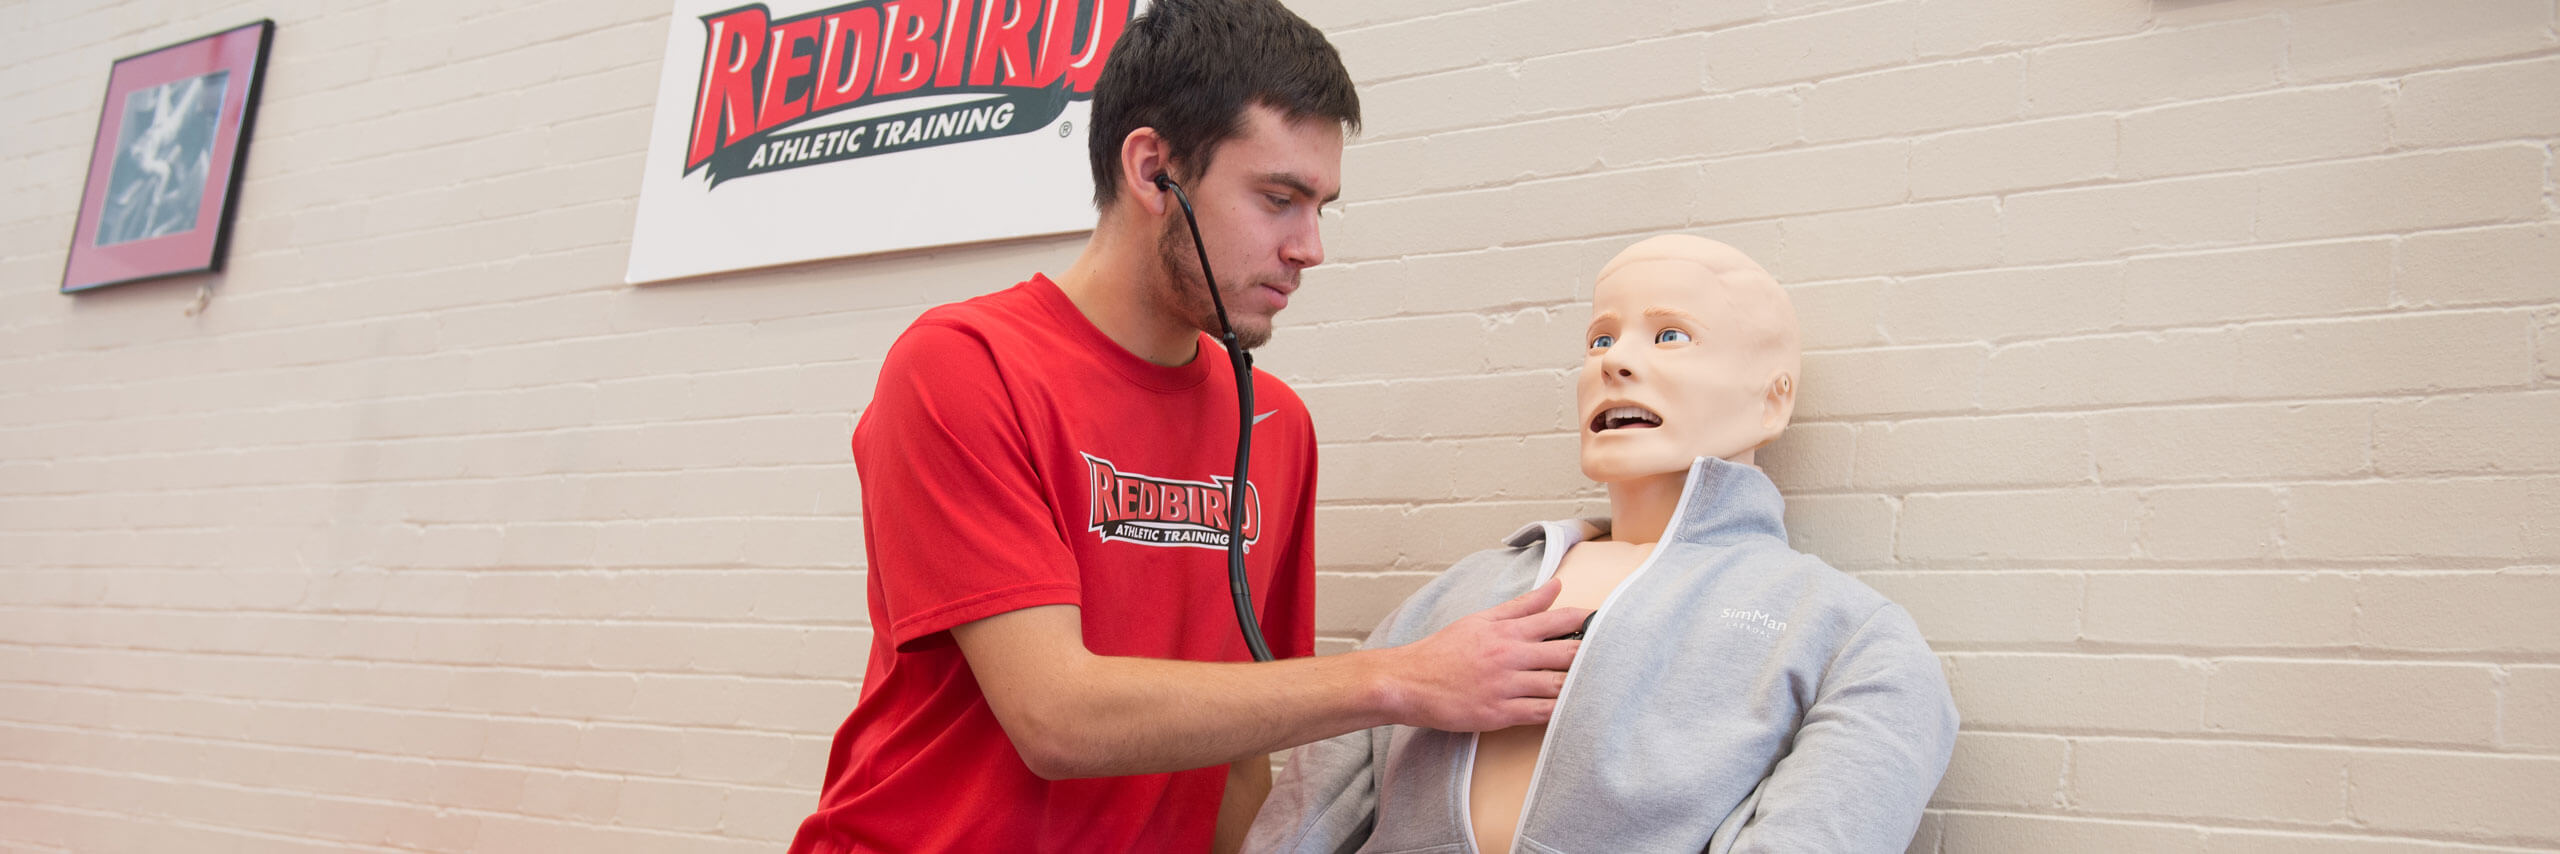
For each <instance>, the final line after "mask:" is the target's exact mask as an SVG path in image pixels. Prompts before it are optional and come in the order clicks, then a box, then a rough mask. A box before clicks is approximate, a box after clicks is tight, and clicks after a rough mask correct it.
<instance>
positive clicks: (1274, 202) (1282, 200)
mask: <svg viewBox="0 0 2560 854" xmlns="http://www.w3.org/2000/svg"><path fill="white" fill-rule="evenodd" d="M1262 199H1263V200H1264V201H1267V202H1270V203H1271V206H1272V207H1274V208H1279V209H1282V210H1286V209H1288V207H1289V197H1288V196H1275V195H1272V194H1270V193H1264V194H1262Z"/></svg>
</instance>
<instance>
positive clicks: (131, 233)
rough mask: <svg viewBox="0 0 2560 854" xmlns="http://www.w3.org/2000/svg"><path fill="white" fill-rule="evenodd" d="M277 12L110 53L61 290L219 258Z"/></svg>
mask: <svg viewBox="0 0 2560 854" xmlns="http://www.w3.org/2000/svg"><path fill="white" fill-rule="evenodd" d="M274 33H275V22H274V21H271V20H259V21H257V22H254V23H250V24H246V25H242V26H240V27H236V28H233V29H230V30H225V31H223V32H219V33H214V34H212V35H208V36H202V37H199V38H195V39H190V40H187V41H184V42H180V43H178V44H174V45H170V46H168V47H164V48H160V49H157V50H152V51H146V52H144V53H138V54H134V55H132V56H128V57H125V58H123V59H119V60H116V63H115V68H114V70H113V71H111V72H109V74H108V76H107V98H106V105H105V107H103V108H102V109H101V110H100V111H99V116H98V138H97V142H96V143H95V145H94V147H92V148H91V149H90V154H89V177H88V183H87V185H86V186H85V188H84V189H83V190H82V191H81V193H80V218H79V220H78V222H77V224H76V225H75V226H74V227H73V229H72V235H71V254H70V258H69V260H68V261H66V262H65V263H64V264H63V269H62V292H63V293H72V292H74V291H82V290H87V289H90V288H97V287H104V286H107V285H116V284H123V283H126V282H137V281H142V280H145V279H155V278H160V277H162V276H175V275H181V274H186V273H201V272H208V271H213V270H219V269H221V268H222V256H223V251H224V249H225V248H226V245H227V244H228V243H229V240H230V236H231V211H232V202H233V198H234V197H235V196H236V195H237V194H238V191H239V189H240V164H241V155H242V153H243V152H245V151H246V150H247V147H248V139H249V131H250V128H251V126H252V124H253V122H254V119H255V117H256V114H257V108H258V89H259V82H260V79H261V78H262V77H263V76H264V74H265V70H266V64H267V45H268V43H269V42H270V41H271V40H272V39H273V37H274Z"/></svg>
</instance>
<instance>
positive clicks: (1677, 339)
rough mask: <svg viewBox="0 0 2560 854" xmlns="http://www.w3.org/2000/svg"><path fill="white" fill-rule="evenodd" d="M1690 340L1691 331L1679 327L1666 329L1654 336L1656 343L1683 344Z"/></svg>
mask: <svg viewBox="0 0 2560 854" xmlns="http://www.w3.org/2000/svg"><path fill="white" fill-rule="evenodd" d="M1688 341H1689V333H1686V332H1682V331H1680V330H1677V329H1665V330H1662V331H1661V332H1659V333H1656V334H1655V335H1654V336H1653V343H1656V344H1682V343H1687V342H1688Z"/></svg>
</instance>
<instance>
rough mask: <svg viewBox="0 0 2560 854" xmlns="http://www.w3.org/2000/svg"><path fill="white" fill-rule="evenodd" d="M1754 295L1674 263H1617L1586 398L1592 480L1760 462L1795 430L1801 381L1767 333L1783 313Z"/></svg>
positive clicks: (1603, 302) (1596, 316)
mask: <svg viewBox="0 0 2560 854" xmlns="http://www.w3.org/2000/svg"><path fill="white" fill-rule="evenodd" d="M1762 275H1764V276H1765V274H1762ZM1769 287H1772V288H1774V287H1775V285H1774V284H1771V285H1770V286H1769ZM1750 296H1751V295H1750V293H1749V292H1747V291H1744V290H1742V289H1739V288H1735V287H1730V286H1728V285H1727V283H1726V281H1725V280H1724V278H1723V277H1722V276H1719V275H1717V274H1716V273H1714V272H1710V270H1709V269H1708V268H1707V267H1705V266H1702V265H1700V264H1698V263H1693V262H1691V261H1687V260H1680V259H1674V258H1663V259H1657V260H1641V261H1635V262H1632V263H1627V264H1624V265H1622V266H1615V267H1614V268H1613V269H1612V270H1610V271H1609V272H1608V273H1607V274H1606V275H1605V277H1604V278H1602V279H1601V280H1600V282H1599V284H1598V286H1597V287H1596V289H1595V290H1594V292H1593V297H1592V305H1591V326H1590V329H1589V331H1588V333H1587V334H1585V335H1584V336H1583V343H1584V345H1585V347H1586V348H1587V353H1586V355H1585V356H1584V358H1583V363H1582V376H1581V378H1580V381H1579V385H1578V386H1577V389H1576V395H1575V396H1576V398H1577V401H1578V402H1579V404H1580V405H1579V407H1578V409H1577V411H1579V412H1580V413H1581V416H1582V422H1581V423H1582V472H1583V474H1584V475H1585V476H1588V477H1590V478H1591V479H1592V480H1596V481H1600V482H1602V483H1614V482H1618V481H1624V480H1631V479H1636V478H1642V477H1648V476H1652V475H1659V474H1665V473H1670V472H1685V471H1687V470H1688V469H1689V464H1690V462H1691V461H1693V460H1695V459H1696V458H1698V457H1701V456H1710V457H1722V458H1724V459H1728V460H1733V461H1735V462H1742V463H1749V462H1751V461H1752V452H1753V451H1754V450H1755V449H1757V448H1759V447H1760V446H1761V445H1763V444H1767V443H1768V441H1769V440H1770V439H1773V438H1776V437H1777V435H1778V432H1779V431H1780V430H1783V429H1785V427H1786V420H1787V416H1788V415H1790V414H1792V410H1793V403H1794V382H1795V381H1794V378H1793V377H1792V376H1791V375H1789V374H1787V373H1786V372H1785V371H1784V370H1783V368H1781V367H1779V366H1778V365H1777V364H1775V363H1773V361H1772V360H1771V359H1770V358H1767V357H1768V355H1769V354H1768V352H1766V351H1767V350H1768V349H1769V345H1768V342H1769V341H1770V340H1771V338H1772V336H1771V334H1770V330H1768V329H1763V328H1758V327H1759V326H1761V325H1766V324H1769V323H1774V322H1781V320H1780V319H1779V318H1776V317H1773V316H1771V314H1770V312H1768V311H1766V310H1756V309H1755V308H1754V307H1753V306H1752V305H1750V304H1749V303H1750V302H1751V300H1750Z"/></svg>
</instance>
